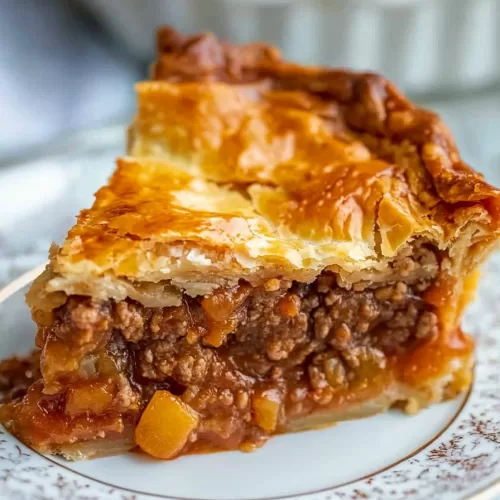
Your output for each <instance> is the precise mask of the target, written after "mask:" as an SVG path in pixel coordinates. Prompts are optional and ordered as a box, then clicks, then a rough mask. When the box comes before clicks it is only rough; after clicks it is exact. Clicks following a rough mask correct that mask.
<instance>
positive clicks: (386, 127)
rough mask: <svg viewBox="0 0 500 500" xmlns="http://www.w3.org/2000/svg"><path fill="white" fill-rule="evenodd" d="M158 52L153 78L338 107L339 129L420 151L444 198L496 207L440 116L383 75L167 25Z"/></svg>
mask: <svg viewBox="0 0 500 500" xmlns="http://www.w3.org/2000/svg"><path fill="white" fill-rule="evenodd" d="M157 48H158V52H159V58H158V61H157V62H156V64H154V65H153V78H154V79H156V80H164V81H170V82H176V83H179V82H226V83H230V84H242V83H243V84H245V83H246V84H254V85H255V86H256V89H266V90H285V91H293V92H305V93H307V94H310V95H313V96H317V97H318V98H319V99H320V100H323V101H324V102H326V103H330V104H331V105H332V107H333V108H338V109H336V110H335V111H333V110H332V109H330V110H328V107H327V106H325V110H324V111H326V114H330V115H333V116H334V121H335V122H336V124H339V122H344V123H342V127H347V128H348V129H350V130H352V131H355V132H358V133H367V134H371V135H374V136H377V137H386V138H388V139H389V140H391V141H392V142H396V143H400V142H403V141H406V142H407V143H408V144H412V145H414V146H415V147H417V148H418V149H419V150H420V151H419V152H420V156H421V158H422V161H423V165H424V166H425V167H426V169H427V171H428V172H429V173H430V175H431V176H432V179H433V181H434V185H435V188H436V190H437V192H438V194H439V196H440V197H441V198H442V199H443V200H445V201H447V202H449V203H456V202H461V201H479V200H486V199H491V200H490V201H491V202H492V203H493V204H494V205H495V207H496V210H499V209H500V201H499V199H500V198H499V191H498V190H497V189H494V188H492V187H491V186H490V185H488V184H487V183H486V182H485V181H484V179H483V177H482V176H481V175H480V174H478V173H477V172H474V171H473V170H472V169H471V168H470V167H469V166H468V165H467V164H465V163H464V162H463V161H462V160H461V158H460V155H459V153H458V150H457V148H456V146H455V143H454V141H453V139H452V137H451V135H450V133H449V131H448V129H447V128H446V126H445V125H444V124H443V123H442V122H441V120H440V118H439V117H438V116H437V115H436V114H435V113H432V112H430V111H427V110H424V109H421V108H418V107H416V106H415V105H413V104H412V103H411V102H409V101H408V100H407V99H406V98H405V97H404V96H403V95H402V94H401V93H400V92H398V90H397V89H396V88H395V87H394V86H393V85H392V84H391V83H390V82H389V81H387V80H386V79H385V78H383V77H382V76H380V75H376V74H372V73H357V72H353V71H347V70H343V69H342V70H331V69H325V68H320V67H304V66H300V65H297V64H291V63H288V62H286V61H283V60H282V59H281V55H280V53H279V51H278V50H277V49H276V48H275V47H272V46H269V45H266V44H250V45H245V46H235V45H231V44H229V43H224V42H220V41H219V40H217V38H216V37H215V36H214V35H213V34H211V33H207V34H203V35H197V36H185V35H182V34H180V33H178V32H176V31H175V30H173V29H172V28H169V27H164V28H162V29H160V30H159V32H158V42H157ZM338 111H340V113H338ZM328 112H329V113H328ZM324 114H325V113H322V115H323V116H324ZM326 117H327V118H330V116H326ZM341 118H343V120H342V119H341Z"/></svg>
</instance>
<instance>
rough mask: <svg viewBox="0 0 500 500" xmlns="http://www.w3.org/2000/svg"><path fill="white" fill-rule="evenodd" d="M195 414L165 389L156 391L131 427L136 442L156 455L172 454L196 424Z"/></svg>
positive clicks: (172, 455) (176, 451) (167, 455)
mask: <svg viewBox="0 0 500 500" xmlns="http://www.w3.org/2000/svg"><path fill="white" fill-rule="evenodd" d="M198 421H199V417H198V414H197V413H196V412H195V411H194V410H193V409H192V408H191V407H190V406H188V405H187V404H186V403H184V402H182V401H181V400H180V399H179V398H178V397H176V396H174V395H173V394H171V393H170V392H168V391H156V392H155V393H154V395H153V397H152V398H151V401H150V402H149V404H148V406H147V407H146V409H145V410H144V413H143V414H142V416H141V419H140V420H139V424H138V425H137V428H136V430H135V440H136V443H137V444H138V445H139V446H140V447H141V448H142V449H143V450H144V451H145V452H146V453H149V454H150V455H152V456H153V457H156V458H173V457H175V456H176V455H177V454H178V453H179V452H180V451H181V450H182V448H183V447H184V445H185V444H186V442H187V439H188V437H189V434H191V432H192V431H193V430H194V429H196V427H197V425H198Z"/></svg>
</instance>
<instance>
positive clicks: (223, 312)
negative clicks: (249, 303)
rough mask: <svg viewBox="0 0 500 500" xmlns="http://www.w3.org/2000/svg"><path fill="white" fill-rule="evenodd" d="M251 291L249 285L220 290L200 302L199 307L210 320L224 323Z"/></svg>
mask: <svg viewBox="0 0 500 500" xmlns="http://www.w3.org/2000/svg"><path fill="white" fill-rule="evenodd" d="M251 290H252V287H251V286H250V285H238V286H235V287H233V288H221V289H219V290H216V291H215V292H213V293H212V294H211V295H209V296H207V297H205V298H204V299H203V300H202V302H201V307H203V309H204V310H205V312H206V313H207V314H208V316H209V317H210V318H211V319H212V320H214V321H217V322H220V321H224V320H225V319H227V318H229V316H231V314H233V312H234V311H236V310H237V309H238V308H239V307H240V306H241V304H242V303H243V302H244V301H245V299H246V298H247V297H248V295H249V293H250V292H251Z"/></svg>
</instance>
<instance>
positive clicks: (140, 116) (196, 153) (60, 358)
mask: <svg viewBox="0 0 500 500" xmlns="http://www.w3.org/2000/svg"><path fill="white" fill-rule="evenodd" d="M159 52H160V53H159V59H158V61H157V63H156V65H155V66H154V69H153V74H154V78H155V81H149V82H144V83H140V84H139V85H138V87H137V90H138V96H139V106H138V113H137V117H136V119H135V121H134V123H133V124H132V126H131V127H130V133H129V151H128V154H129V156H128V157H126V158H123V159H119V160H118V164H117V169H116V171H115V173H114V175H113V176H112V178H111V180H110V181H109V184H108V185H107V186H105V187H103V188H102V189H101V190H100V191H99V192H98V193H97V195H96V201H95V203H94V205H93V207H92V208H90V209H89V210H84V211H83V212H82V213H81V214H80V216H79V218H78V222H77V224H76V225H75V226H74V227H73V229H72V230H71V231H70V232H69V234H68V237H67V239H66V241H65V242H64V243H63V245H62V246H61V247H60V248H54V249H53V250H52V252H51V257H50V265H49V266H48V268H47V270H46V271H45V273H44V274H43V275H42V276H41V277H40V278H39V279H37V281H36V282H35V283H34V284H33V286H32V288H31V290H30V292H29V293H28V303H29V305H30V307H31V309H32V312H33V317H34V320H35V321H36V323H37V324H38V335H37V346H38V347H39V348H40V350H41V356H40V372H41V377H40V378H39V380H38V381H36V382H34V383H33V385H32V386H31V388H30V389H29V390H27V392H26V393H25V395H24V396H23V397H20V398H17V399H14V400H13V401H12V402H11V403H10V404H7V405H6V406H4V407H3V409H2V418H3V420H4V421H5V422H6V423H7V425H8V427H9V428H10V429H11V431H12V432H13V433H14V434H16V435H17V436H19V438H20V439H22V440H23V441H25V442H26V443H28V444H30V445H31V446H33V447H35V448H36V449H39V450H42V451H45V452H49V453H61V454H63V455H65V456H66V457H68V458H81V457H91V456H96V455H102V454H109V453H116V452H118V451H120V450H125V449H129V448H131V447H134V446H136V445H138V446H140V447H141V448H142V449H143V450H145V451H146V452H148V453H150V454H151V455H153V456H155V457H160V458H172V457H175V456H177V455H179V454H185V453H190V452H194V451H202V450H206V449H207V448H208V449H243V450H250V449H253V448H254V447H256V446H260V445H261V444H263V443H264V442H265V441H266V439H267V438H268V437H269V436H271V435H273V434H276V433H282V432H289V431H296V430H300V429H308V428H314V427H317V426H323V425H325V424H330V423H333V422H335V421H337V420H343V419H350V418H359V417H366V416H369V415H372V414H374V413H377V412H381V411H385V410H387V409H388V408H390V407H392V406H398V407H401V408H403V409H404V410H405V411H407V412H410V413H413V412H416V411H418V410H419V409H421V408H424V407H426V406H427V405H429V404H431V403H436V402H439V401H441V400H443V399H446V398H451V397H454V396H456V395H457V394H458V393H459V392H461V391H463V390H466V389H467V388H468V387H469V385H470V383H471V370H472V363H473V341H472V340H471V339H470V338H469V337H467V336H466V335H464V334H463V333H462V331H461V330H460V318H461V315H462V312H463V310H464V307H465V305H466V304H467V302H468V301H469V300H470V299H471V297H472V295H473V292H474V288H475V286H476V281H477V267H478V265H479V264H480V263H481V262H482V261H483V260H484V258H485V257H486V256H487V254H488V253H489V252H490V251H491V249H492V248H493V246H494V245H495V243H496V240H497V238H498V236H499V234H500V223H499V216H500V193H499V191H498V190H496V189H494V188H492V187H491V186H489V185H488V184H487V183H486V182H485V181H484V180H483V178H482V177H481V176H480V175H478V174H477V173H475V172H474V171H472V170H471V169H470V168H469V167H468V166H467V165H465V164H464V163H463V162H462V161H461V159H460V156H459V153H458V151H457V149H456V147H455V145H454V143H453V140H452V138H451V137H450V134H449V132H448V131H447V129H446V128H445V126H444V125H443V124H442V123H441V121H440V120H439V118H438V117H437V116H436V115H434V114H433V113H430V112H428V111H425V110H422V109H420V108H418V107H416V106H414V105H412V104H411V103H410V102H408V101H407V100H406V99H405V98H404V97H403V96H402V95H401V94H399V93H398V92H397V90H395V88H394V87H393V86H392V85H391V84H390V83H389V82H387V81H386V80H385V79H383V78H382V77H380V76H377V75H373V74H360V73H353V72H349V71H344V70H326V69H320V68H307V67H302V66H297V65H293V64H289V63H287V62H284V61H283V60H282V59H281V58H280V55H279V53H278V52H277V51H276V50H275V49H273V48H272V47H269V46H266V45H248V46H244V47H235V46H232V45H228V44H224V43H221V42H219V41H218V40H217V39H216V38H214V37H213V36H212V35H202V36H198V37H183V36H181V35H179V34H177V33H175V32H173V31H171V30H169V29H164V30H162V31H161V32H160V35H159Z"/></svg>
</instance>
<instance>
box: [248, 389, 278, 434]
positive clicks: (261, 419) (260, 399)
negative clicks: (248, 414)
mask: <svg viewBox="0 0 500 500" xmlns="http://www.w3.org/2000/svg"><path fill="white" fill-rule="evenodd" d="M280 406H281V395H280V393H279V392H278V391H277V390H268V391H264V392H260V393H256V394H254V395H253V398H252V407H253V412H254V419H255V423H256V424H257V425H258V426H259V427H260V428H261V429H263V430H265V431H267V432H273V431H274V430H276V426H277V425H278V417H279V411H280Z"/></svg>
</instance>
